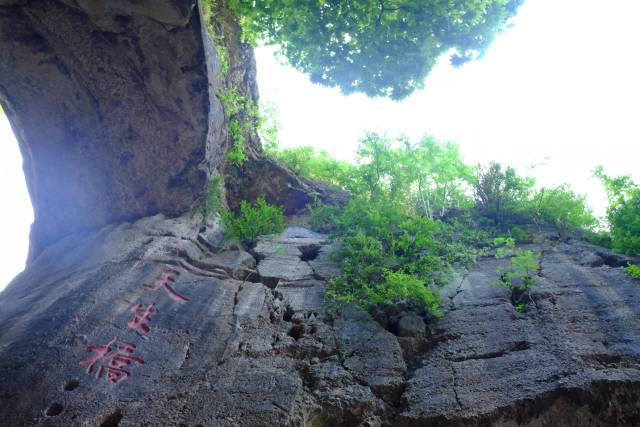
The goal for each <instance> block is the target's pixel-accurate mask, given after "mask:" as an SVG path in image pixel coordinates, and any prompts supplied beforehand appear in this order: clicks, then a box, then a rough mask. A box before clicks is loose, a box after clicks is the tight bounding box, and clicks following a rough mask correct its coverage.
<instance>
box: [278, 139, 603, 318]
mask: <svg viewBox="0 0 640 427" xmlns="http://www.w3.org/2000/svg"><path fill="white" fill-rule="evenodd" d="M267 153H268V154H269V155H271V156H273V157H275V158H277V159H279V160H280V161H281V162H283V163H285V164H286V165H287V166H289V167H290V168H292V169H293V170H294V171H295V172H297V173H300V174H302V175H305V176H308V177H311V178H314V179H319V180H324V181H326V182H329V183H331V184H333V185H335V186H338V187H340V188H342V189H344V190H346V191H348V192H350V193H351V194H352V197H351V199H350V201H349V202H348V204H347V206H346V207H345V208H344V209H342V208H339V207H337V206H329V205H321V204H319V203H318V204H316V205H315V206H312V207H310V212H311V222H312V225H313V226H314V227H316V228H317V229H321V230H325V231H326V230H329V231H330V232H331V233H332V235H333V236H334V237H336V238H339V239H340V241H341V245H342V246H341V249H339V250H338V251H337V252H336V255H335V256H336V257H337V258H338V259H339V260H340V261H341V264H342V268H343V270H344V275H343V276H342V277H340V278H338V279H336V280H334V281H333V282H332V283H331V284H330V286H329V290H328V293H327V295H328V297H329V298H330V300H331V301H332V302H333V303H334V307H336V308H339V307H340V306H342V305H343V304H345V303H356V304H358V305H360V306H361V307H362V308H364V309H370V308H372V307H373V306H375V305H379V304H388V303H399V302H402V303H405V304H407V303H408V304H410V305H413V306H415V307H418V308H420V309H422V310H424V311H425V312H427V313H431V314H432V315H438V307H439V297H438V287H439V286H440V285H442V284H444V283H446V282H447V280H448V279H449V278H450V277H451V273H452V272H453V271H454V270H455V269H456V268H464V267H465V266H468V265H469V264H471V263H473V262H474V261H475V259H476V258H477V257H478V256H480V255H482V254H483V253H484V252H485V249H484V248H488V247H490V246H491V239H490V238H491V237H492V236H501V235H506V236H509V237H510V241H516V240H517V241H528V240H530V239H531V233H530V232H543V231H549V230H555V231H556V232H557V233H558V235H559V237H560V238H561V239H567V238H569V237H571V236H576V237H586V236H590V235H591V233H593V230H594V228H595V226H596V225H597V224H598V221H597V220H596V218H595V217H594V216H593V214H592V213H591V210H590V209H589V207H588V206H587V204H586V201H585V198H584V196H580V195H577V194H575V193H574V192H573V191H572V190H571V189H570V188H569V187H567V186H565V185H562V186H558V187H554V188H536V186H535V179H534V178H533V177H526V176H521V175H519V174H518V173H517V172H516V171H515V169H513V168H511V167H506V168H505V167H503V166H501V165H500V164H498V163H491V164H489V165H487V166H481V165H478V166H475V167H473V166H470V165H467V164H466V163H465V162H464V161H463V160H462V158H461V156H460V153H459V150H458V147H457V146H456V145H455V144H453V143H442V142H439V141H437V140H436V139H434V138H430V137H424V138H422V139H421V140H419V141H417V142H415V143H413V142H411V141H410V140H408V139H407V138H405V137H400V138H397V139H391V138H388V137H384V136H381V135H379V134H375V133H370V134H368V135H366V137H364V138H363V139H362V140H361V141H360V146H359V149H358V155H357V162H356V163H349V162H344V161H338V160H335V159H332V158H331V157H330V156H329V155H328V154H327V153H324V152H320V153H317V152H316V151H315V150H314V149H313V148H312V147H296V148H288V149H278V148H277V147H273V146H272V147H271V148H269V149H268V150H267ZM513 255H516V256H515V257H514V260H515V261H516V264H514V265H512V268H510V269H508V270H505V272H504V273H505V274H504V275H503V277H502V278H503V280H502V283H503V284H505V285H506V286H517V287H521V286H520V282H522V281H525V280H526V281H528V282H527V283H525V289H524V290H526V288H527V287H532V286H534V285H535V282H534V280H535V278H534V276H533V275H531V274H530V273H531V271H535V265H534V264H535V256H534V255H535V254H533V253H531V254H527V253H525V252H523V253H521V254H517V253H515V252H514V254H513ZM525 258H526V259H525ZM521 259H522V261H523V263H522V265H520V264H518V262H519V261H520V260H521ZM523 266H524V270H523V268H521V267H523ZM516 284H517V285H516ZM517 302H518V303H520V304H521V305H522V303H521V302H520V301H517ZM523 307H524V306H522V307H521V308H523Z"/></svg>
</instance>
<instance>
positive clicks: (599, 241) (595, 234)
mask: <svg viewBox="0 0 640 427" xmlns="http://www.w3.org/2000/svg"><path fill="white" fill-rule="evenodd" d="M585 238H586V239H587V241H588V242H589V243H591V244H592V245H596V246H601V247H603V248H608V249H611V248H612V242H611V233H610V232H609V231H607V230H591V231H587V233H586V234H585Z"/></svg>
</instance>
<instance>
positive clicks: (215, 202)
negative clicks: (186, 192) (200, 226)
mask: <svg viewBox="0 0 640 427" xmlns="http://www.w3.org/2000/svg"><path fill="white" fill-rule="evenodd" d="M222 198H223V195H222V177H221V176H220V175H214V176H212V177H211V179H210V180H209V184H208V186H207V195H206V197H205V200H204V202H203V203H202V208H201V213H202V222H203V223H206V222H207V220H208V219H209V218H210V217H211V216H212V215H215V214H219V213H220V212H221V209H222V206H223V199H222Z"/></svg>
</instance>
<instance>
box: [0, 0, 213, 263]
mask: <svg viewBox="0 0 640 427" xmlns="http://www.w3.org/2000/svg"><path fill="white" fill-rule="evenodd" d="M206 37H207V36H206V33H204V34H203V30H202V25H201V22H200V14H199V13H198V8H197V6H196V2H195V0H158V1H136V2H131V1H124V0H118V1H109V2H103V1H95V0H66V1H62V0H59V1H58V0H33V1H19V2H9V4H8V5H7V4H6V2H4V3H3V4H1V5H0V102H2V105H3V107H4V111H5V112H6V114H7V116H8V117H9V120H10V122H11V124H12V127H13V130H14V133H15V135H16V138H17V140H18V142H19V144H20V149H21V152H22V156H23V159H24V170H25V175H26V180H27V185H28V187H29V193H30V195H31V200H32V204H33V207H34V211H35V222H34V225H33V228H32V236H31V246H30V248H31V249H30V253H31V256H30V259H33V258H34V257H35V256H36V255H37V254H39V253H40V252H41V251H42V250H43V249H44V248H45V247H46V246H47V245H49V244H51V243H53V242H55V241H56V240H58V239H60V238H62V237H63V236H66V235H68V234H71V233H74V232H78V231H87V230H95V229H97V228H100V227H103V226H105V225H107V224H112V223H116V222H121V221H130V220H133V219H137V218H141V217H145V216H149V215H153V214H156V213H163V214H165V215H167V216H178V215H181V214H183V213H185V212H187V211H188V210H189V209H190V208H191V207H192V205H193V203H194V201H195V200H197V199H198V198H199V197H200V196H201V195H202V194H203V191H204V190H205V189H206V183H207V180H208V177H209V173H210V171H211V170H213V169H214V168H216V167H217V165H218V164H219V163H220V161H221V158H222V154H223V152H222V151H221V148H220V147H221V146H223V142H222V140H223V137H224V129H223V123H224V115H223V111H222V107H221V105H220V103H219V102H218V100H217V98H216V97H215V96H214V94H213V91H214V89H215V88H210V85H213V84H214V83H215V78H214V76H215V75H216V74H217V72H218V60H217V58H216V56H215V52H214V51H213V49H212V47H211V46H207V39H206Z"/></svg>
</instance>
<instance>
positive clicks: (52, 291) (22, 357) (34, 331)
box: [0, 216, 640, 426]
mask: <svg viewBox="0 0 640 427" xmlns="http://www.w3.org/2000/svg"><path fill="white" fill-rule="evenodd" d="M205 235H206V234H199V219H198V218H190V217H182V218H178V219H165V218H163V217H162V216H155V217H150V218H145V219H143V220H140V221H137V222H135V223H133V224H121V225H118V226H110V227H107V228H104V229H102V230H100V231H99V232H95V233H80V234H75V235H72V236H69V237H67V238H64V239H62V240H61V241H59V242H58V243H56V244H55V245H53V246H51V247H49V248H47V249H46V250H45V251H44V252H43V253H42V254H41V255H40V256H39V257H38V258H37V259H36V260H34V262H33V263H32V264H31V265H30V267H29V268H28V270H27V271H25V272H24V273H22V274H21V275H20V276H18V277H17V278H16V279H15V280H14V281H13V282H12V283H11V284H10V285H9V287H8V288H7V289H6V290H5V291H4V292H3V293H2V294H0V419H2V420H3V422H2V424H3V425H7V426H18V425H51V426H55V425H59V426H73V425H88V424H90V425H120V426H124V425H176V426H177V425H207V426H209V425H211V426H236V425H240V426H267V425H268V426H272V425H283V426H284V425H311V426H330V425H331V426H333V425H343V426H355V425H363V426H364V425H368V426H376V425H378V426H381V425H401V426H403V425H408V426H409V425H410V426H414V425H447V426H476V425H496V426H498V425H500V426H521V425H526V426H551V425H569V426H578V425H580V426H583V425H586V426H608V425H621V426H634V425H638V423H640V406H639V405H638V403H637V402H638V398H640V313H639V311H640V308H638V304H637V301H638V297H640V283H638V281H634V280H633V279H631V278H629V277H627V276H626V275H624V274H623V272H622V271H621V269H620V268H612V267H609V266H601V267H597V268H592V267H585V266H581V265H580V264H579V260H580V259H581V258H582V257H583V254H582V250H577V249H576V247H575V245H574V246H572V245H564V244H560V245H544V246H542V247H540V248H539V249H542V250H543V257H542V266H543V270H542V276H541V277H540V278H539V287H538V288H537V289H536V290H535V291H534V292H533V293H532V294H531V300H530V301H529V303H528V304H527V312H526V313H522V314H520V313H517V312H516V311H515V310H514V307H513V306H512V304H511V301H510V295H509V292H508V290H507V289H505V288H501V287H494V286H491V284H490V282H491V281H492V280H493V279H495V267H496V266H497V265H498V264H499V263H500V262H504V261H496V260H494V259H485V260H483V261H481V262H480V263H479V264H478V265H477V267H476V268H475V269H474V270H473V271H472V272H470V273H469V274H468V275H466V276H464V277H462V278H461V280H456V281H453V282H452V284H451V285H450V286H449V288H448V290H449V291H450V292H448V295H450V297H449V298H447V297H445V298H444V300H445V308H446V309H447V311H448V312H447V313H446V315H445V316H444V317H443V318H442V319H440V320H438V321H436V322H431V323H427V324H426V325H425V323H424V319H423V318H421V317H420V316H417V315H416V314H415V313H412V312H406V313H400V314H398V315H397V316H396V317H397V319H396V320H394V322H396V323H394V325H395V326H393V327H392V328H390V329H391V330H393V332H390V331H389V330H387V329H385V328H384V327H383V326H382V325H381V324H380V323H378V322H376V321H374V320H373V319H372V318H371V317H370V316H368V315H366V314H364V313H362V312H360V311H358V310H355V309H348V310H346V311H345V312H344V314H343V315H341V316H339V317H338V318H336V319H335V320H331V319H329V318H328V317H327V315H326V302H325V300H324V290H325V286H326V281H324V280H322V279H319V278H314V277H308V275H303V276H300V277H294V278H291V277H289V276H287V275H288V274H289V270H287V269H286V268H283V269H282V271H281V273H282V274H280V275H277V274H276V273H270V275H269V276H268V277H262V275H261V273H260V271H261V270H260V267H261V265H262V264H264V263H267V264H268V263H269V262H272V261H274V260H276V261H277V262H283V261H282V259H281V258H282V256H283V255H281V254H282V253H285V254H287V255H286V257H287V259H288V260H289V261H291V262H292V263H293V264H295V265H297V264H298V263H301V264H307V265H308V264H309V263H311V262H313V261H314V259H308V257H311V258H313V254H315V256H316V258H315V259H317V257H318V256H319V254H321V253H322V251H323V250H325V248H327V247H328V246H330V245H331V243H330V242H328V241H327V236H324V235H319V234H317V233H312V232H309V231H307V230H304V229H302V228H299V227H290V228H288V229H287V230H286V231H285V232H284V233H283V234H282V235H279V236H266V237H265V238H263V239H260V240H259V241H258V243H257V244H256V246H255V248H254V249H253V251H254V256H255V258H254V257H252V256H250V255H249V254H248V253H247V252H244V251H241V250H237V249H227V250H222V251H214V252H211V251H210V250H209V249H208V246H207V244H206V243H207V242H206V240H205V239H204V238H203V236H205ZM309 248H315V250H313V251H310V249H309ZM583 249H589V248H583ZM591 250H593V248H591ZM305 254H306V255H305ZM294 259H295V260H294ZM325 262H329V261H325ZM283 265H284V264H283ZM163 268H170V269H175V270H176V271H177V272H179V274H176V273H162V269H163ZM334 268H336V267H335V266H334ZM309 270H311V269H309ZM167 274H168V275H169V276H171V277H172V278H173V281H172V280H171V279H166V277H167ZM158 277H159V278H158ZM240 277H242V279H239V278H240ZM145 285H149V286H145ZM138 304H139V305H138ZM145 310H146V312H145ZM145 316H146V317H145ZM136 318H137V321H136ZM143 325H144V326H143ZM145 326H146V327H147V328H148V330H145ZM385 326H387V327H388V325H385ZM114 338H117V340H116V341H115V342H114V343H113V344H112V346H111V347H112V348H111V350H112V351H118V347H117V344H119V345H120V356H121V357H123V356H124V357H125V359H126V357H135V358H139V360H138V359H129V364H126V363H119V364H118V363H117V361H118V360H119V359H115V360H116V362H109V360H114V359H113V358H111V359H109V357H108V354H107V355H105V357H104V358H102V359H99V360H96V364H95V365H94V366H93V367H92V369H91V370H90V371H91V372H90V373H89V374H88V373H87V372H86V370H87V364H88V362H86V363H85V364H84V365H81V364H80V361H81V360H83V359H85V358H87V357H90V356H92V355H93V356H95V355H100V354H101V353H100V348H99V347H89V346H91V345H94V346H97V345H102V346H104V345H107V344H109V343H110V342H111V341H112V340H113V339H114ZM125 343H133V344H134V345H135V348H133V347H131V346H129V347H127V344H125ZM103 353H107V352H106V351H103ZM120 360H122V359H120ZM142 361H143V362H144V364H142ZM109 363H111V365H110V364H109ZM100 366H103V370H102V372H100V371H99V368H100ZM114 368H115V369H114ZM118 369H124V370H126V371H127V373H128V374H129V375H130V376H128V377H126V378H124V374H123V373H122V372H121V371H119V370H118ZM96 375H98V376H99V377H100V378H96ZM110 375H111V376H110ZM110 378H111V379H112V380H113V381H111V380H110ZM118 380H121V382H119V383H117V384H116V383H114V381H118Z"/></svg>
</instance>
